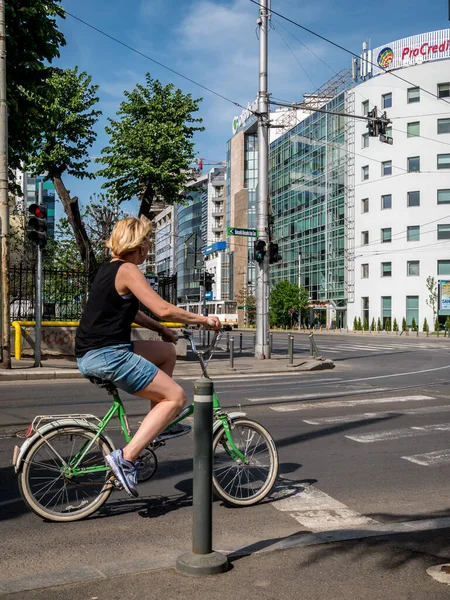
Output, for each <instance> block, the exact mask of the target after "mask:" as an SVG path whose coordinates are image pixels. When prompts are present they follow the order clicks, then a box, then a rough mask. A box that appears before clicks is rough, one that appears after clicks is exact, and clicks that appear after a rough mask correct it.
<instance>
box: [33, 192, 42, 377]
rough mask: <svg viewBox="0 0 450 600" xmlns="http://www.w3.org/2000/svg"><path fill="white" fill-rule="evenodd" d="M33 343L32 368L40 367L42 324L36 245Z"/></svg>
mask: <svg viewBox="0 0 450 600" xmlns="http://www.w3.org/2000/svg"><path fill="white" fill-rule="evenodd" d="M42 187H43V184H42V181H40V182H39V187H38V202H39V205H42V204H43V200H42V195H43V191H42ZM34 306H35V321H36V325H35V328H34V331H35V342H34V366H35V367H40V366H41V338H42V334H41V323H42V249H41V247H40V246H39V245H38V247H37V262H36V299H35V304H34Z"/></svg>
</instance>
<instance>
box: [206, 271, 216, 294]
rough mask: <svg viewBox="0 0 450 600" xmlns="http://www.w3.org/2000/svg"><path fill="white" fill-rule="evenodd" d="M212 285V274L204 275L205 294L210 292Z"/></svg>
mask: <svg viewBox="0 0 450 600" xmlns="http://www.w3.org/2000/svg"><path fill="white" fill-rule="evenodd" d="M213 283H214V274H213V273H205V292H212V285H213Z"/></svg>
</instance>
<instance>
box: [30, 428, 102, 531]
mask: <svg viewBox="0 0 450 600" xmlns="http://www.w3.org/2000/svg"><path fill="white" fill-rule="evenodd" d="M94 437H95V432H94V431H91V430H90V429H84V428H82V427H72V426H70V427H63V428H61V429H56V430H52V431H50V432H49V433H48V434H44V435H43V436H42V437H41V438H39V439H38V440H37V441H36V443H35V444H34V445H33V446H32V447H31V448H30V450H29V452H28V454H27V455H26V457H25V461H24V465H23V468H22V471H21V472H20V473H19V487H20V491H21V493H22V496H23V498H24V500H25V502H26V504H27V505H28V506H29V508H31V510H33V511H34V512H35V513H36V514H38V515H39V516H41V517H44V518H45V519H49V520H51V521H78V520H79V519H84V518H85V517H87V516H89V515H91V514H92V513H94V512H95V511H96V510H98V509H99V508H100V506H102V504H103V503H104V502H106V500H107V499H108V497H109V495H110V494H111V491H112V484H111V483H110V482H108V479H109V477H110V475H111V473H110V471H109V469H107V468H106V465H105V459H104V457H105V455H106V454H109V453H110V452H112V451H113V449H114V448H112V447H111V445H110V444H109V442H108V441H107V440H106V439H105V438H102V437H99V438H98V439H97V440H95V442H94V443H93V444H92V446H91V447H90V448H89V450H88V452H87V454H86V455H85V456H84V458H83V459H82V461H81V463H80V464H79V465H78V471H79V472H80V471H81V474H79V475H77V476H76V477H71V474H70V464H71V462H72V461H73V459H74V457H75V456H77V454H78V453H79V452H80V451H84V449H85V448H87V447H88V445H89V444H91V443H92V440H93V439H94ZM68 466H69V468H68ZM95 466H98V467H100V468H99V470H98V471H94V472H92V471H91V472H87V473H83V472H82V471H83V468H88V467H95ZM102 467H105V468H104V469H103V468H102Z"/></svg>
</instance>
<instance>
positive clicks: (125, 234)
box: [106, 216, 152, 257]
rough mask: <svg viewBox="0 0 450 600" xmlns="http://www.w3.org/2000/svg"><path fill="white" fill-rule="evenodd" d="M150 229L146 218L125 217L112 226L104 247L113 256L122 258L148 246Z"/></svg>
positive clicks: (150, 226)
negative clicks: (143, 246) (109, 250)
mask: <svg viewBox="0 0 450 600" xmlns="http://www.w3.org/2000/svg"><path fill="white" fill-rule="evenodd" d="M151 229H152V224H151V222H150V221H149V220H148V219H147V218H146V217H144V216H142V217H127V218H126V219H122V220H121V221H118V222H117V223H116V224H115V225H114V229H113V230H112V234H111V237H110V238H109V240H108V241H107V242H106V246H107V247H108V248H111V250H112V253H113V256H115V257H120V256H123V255H124V254H128V253H129V252H133V251H134V250H136V249H137V248H139V246H142V245H144V244H148V243H149V234H150V231H151Z"/></svg>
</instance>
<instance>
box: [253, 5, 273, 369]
mask: <svg viewBox="0 0 450 600" xmlns="http://www.w3.org/2000/svg"><path fill="white" fill-rule="evenodd" d="M259 4H260V8H259V19H258V21H257V23H258V25H259V93H258V228H257V229H258V238H259V239H260V240H262V241H264V242H265V243H266V248H268V247H269V107H268V93H267V69H268V60H267V48H268V17H269V11H268V0H260V3H259ZM255 357H256V358H260V359H264V358H270V350H269V256H268V253H267V252H266V253H265V255H264V258H263V260H262V261H261V262H257V263H256V347H255Z"/></svg>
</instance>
